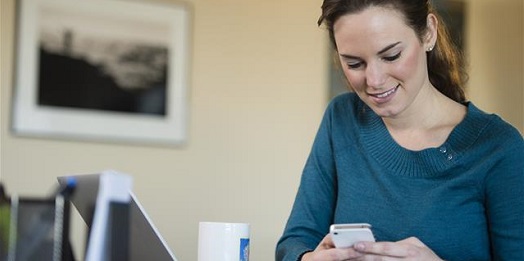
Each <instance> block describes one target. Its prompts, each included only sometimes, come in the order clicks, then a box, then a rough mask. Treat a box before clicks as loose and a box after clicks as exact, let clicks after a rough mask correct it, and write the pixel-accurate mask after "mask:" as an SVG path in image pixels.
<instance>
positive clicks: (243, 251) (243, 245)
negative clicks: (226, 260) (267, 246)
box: [240, 238, 249, 261]
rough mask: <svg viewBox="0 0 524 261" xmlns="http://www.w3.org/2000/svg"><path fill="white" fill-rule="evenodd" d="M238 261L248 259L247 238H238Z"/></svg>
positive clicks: (246, 260)
mask: <svg viewBox="0 0 524 261" xmlns="http://www.w3.org/2000/svg"><path fill="white" fill-rule="evenodd" d="M240 261H249V238H241V239H240Z"/></svg>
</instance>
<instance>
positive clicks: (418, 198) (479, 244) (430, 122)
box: [276, 0, 524, 261]
mask: <svg viewBox="0 0 524 261" xmlns="http://www.w3.org/2000/svg"><path fill="white" fill-rule="evenodd" d="M322 23H324V24H325V25H326V27H327V29H328V31H329V34H330V38H331V41H332V43H333V44H334V47H335V50H336V51H337V54H338V56H339V59H340V63H341V65H342V68H343V71H344V74H345V76H346V78H347V81H348V83H349V85H350V87H351V89H352V90H353V91H354V92H353V93H349V94H343V95H341V96H338V97H336V98H335V99H334V100H333V101H332V102H331V103H330V105H329V106H328V108H327V110H326V113H325V115H324V118H323V120H322V123H321V126H320V128H319V130H318V133H317V136H316V138H315V141H314V144H313V147H312V151H311V154H310V156H309V158H308V161H307V163H306V166H305V168H304V172H303V174H302V179H301V183H300V187H299V190H298V193H297V197H296V199H295V203H294V206H293V210H292V212H291V215H290V217H289V220H288V223H287V225H286V228H285V231H284V234H283V235H282V237H281V239H280V240H279V242H278V245H277V251H276V260H286V261H295V260H303V261H308V260H444V259H445V260H492V259H494V260H524V248H523V247H522V246H524V197H522V193H523V192H524V156H523V155H524V141H523V139H522V136H521V135H520V133H519V132H518V131H517V130H516V129H515V128H513V127H512V126H511V125H509V124H508V123H506V122H504V121H503V120H502V119H501V118H499V117H498V116H496V115H491V114H486V113H484V112H482V111H481V110H479V109H478V108H477V107H475V106H474V105H473V104H472V103H471V102H467V101H466V99H465V96H464V91H463V89H462V87H463V85H464V81H465V78H466V77H465V74H464V73H463V69H462V67H461V62H460V56H459V55H458V53H457V51H456V49H454V47H453V45H452V44H451V43H450V41H449V38H448V36H447V34H446V30H445V28H444V25H443V24H442V22H441V21H440V20H439V19H438V16H437V15H436V13H435V11H434V10H433V8H432V7H431V5H430V1H429V0H324V3H323V6H322V15H321V17H320V19H319V25H320V24H322ZM336 223H370V224H371V225H372V230H373V233H374V236H375V238H376V240H377V242H376V243H374V242H359V243H357V244H356V245H354V246H353V247H351V248H346V249H337V248H335V247H334V245H333V241H332V239H331V237H330V236H329V235H327V233H328V230H329V226H330V225H331V224H336Z"/></svg>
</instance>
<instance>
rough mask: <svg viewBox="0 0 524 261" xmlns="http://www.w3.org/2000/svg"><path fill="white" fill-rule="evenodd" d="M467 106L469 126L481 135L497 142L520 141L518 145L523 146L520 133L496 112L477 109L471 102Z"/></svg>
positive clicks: (523, 141) (523, 142) (523, 140)
mask: <svg viewBox="0 0 524 261" xmlns="http://www.w3.org/2000/svg"><path fill="white" fill-rule="evenodd" d="M467 106H468V117H469V118H470V120H469V122H470V123H472V124H470V125H469V127H470V128H475V129H477V131H479V134H481V136H482V137H484V138H489V139H491V140H498V141H499V142H504V141H506V142H509V141H511V142H517V143H520V146H524V139H523V138H522V134H521V133H520V132H519V130H517V128H516V127H515V126H513V125H511V124H510V123H509V122H507V121H506V120H504V119H503V118H502V117H500V116H499V115H497V114H494V113H488V112H485V111H483V110H481V109H479V108H478V107H477V106H475V105H474V104H473V103H471V102H469V103H468V104H467Z"/></svg>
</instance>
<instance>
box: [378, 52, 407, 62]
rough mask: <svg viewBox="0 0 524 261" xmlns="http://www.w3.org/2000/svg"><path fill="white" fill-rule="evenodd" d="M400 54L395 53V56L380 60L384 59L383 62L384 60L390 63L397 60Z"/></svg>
mask: <svg viewBox="0 0 524 261" xmlns="http://www.w3.org/2000/svg"><path fill="white" fill-rule="evenodd" d="M401 53H402V52H399V53H397V54H395V55H392V56H386V57H384V58H382V59H384V60H386V61H388V62H392V61H395V60H396V59H398V58H399V57H400V54H401Z"/></svg>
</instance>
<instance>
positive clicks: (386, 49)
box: [339, 42, 401, 60]
mask: <svg viewBox="0 0 524 261" xmlns="http://www.w3.org/2000/svg"><path fill="white" fill-rule="evenodd" d="M400 43H401V42H396V43H392V44H390V45H388V46H386V47H384V48H382V50H380V51H378V53H377V54H379V55H380V54H383V53H385V52H387V51H389V50H390V49H391V48H393V47H395V46H397V45H399V44H400ZM339 55H340V56H342V57H344V58H346V59H355V60H358V59H360V57H358V56H353V55H349V54H342V53H340V54H339Z"/></svg>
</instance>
